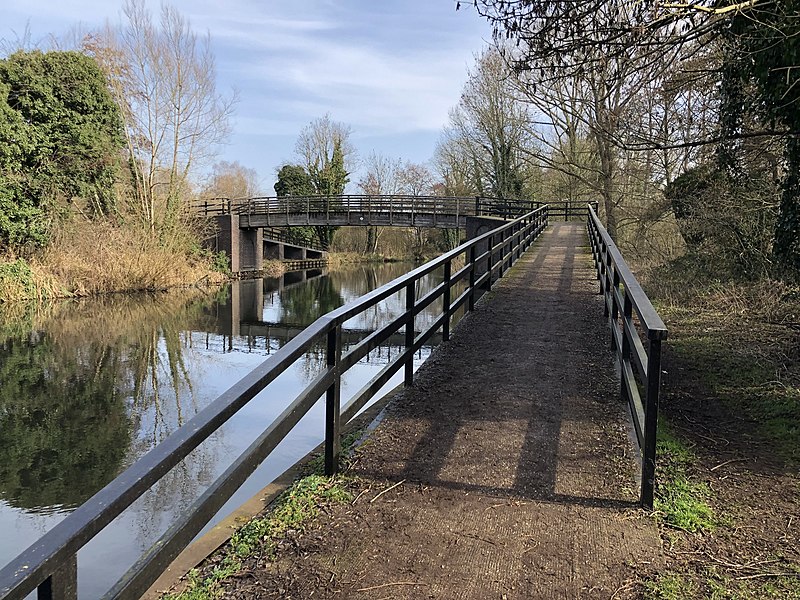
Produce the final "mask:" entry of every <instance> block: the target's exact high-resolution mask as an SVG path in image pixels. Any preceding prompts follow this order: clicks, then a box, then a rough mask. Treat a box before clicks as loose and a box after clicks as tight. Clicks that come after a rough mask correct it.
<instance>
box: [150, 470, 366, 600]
mask: <svg viewBox="0 0 800 600" xmlns="http://www.w3.org/2000/svg"><path fill="white" fill-rule="evenodd" d="M351 499H352V498H351V496H350V493H349V492H348V491H347V490H345V489H344V487H342V485H341V482H340V481H339V480H338V479H337V478H335V477H333V478H331V477H324V476H322V475H308V476H306V477H303V478H302V479H300V480H298V481H296V482H295V483H294V484H293V485H292V486H291V487H290V488H289V489H287V490H286V491H285V492H284V493H283V494H281V495H280V496H279V497H278V499H277V500H276V501H275V504H274V505H273V508H272V510H270V511H269V512H268V513H267V514H266V515H263V516H259V517H256V518H254V519H252V520H250V521H248V522H247V523H245V524H244V525H243V526H242V527H240V528H239V529H238V530H236V532H235V533H234V534H233V535H232V536H231V539H230V541H229V542H228V544H227V545H226V546H225V547H224V550H223V553H222V558H221V559H220V560H219V561H218V562H216V564H214V566H213V567H210V568H208V569H206V570H203V571H202V572H201V571H200V570H198V569H193V570H192V571H191V572H190V573H189V577H188V585H187V587H186V589H185V590H184V591H182V592H180V593H177V594H166V595H164V596H162V598H163V599H164V600H212V599H214V598H219V597H221V594H222V591H223V590H222V584H223V582H224V581H225V580H226V579H227V578H229V577H231V576H233V575H235V574H236V573H238V572H239V571H240V570H241V569H242V566H243V564H244V560H245V559H247V558H249V557H250V556H253V555H254V554H255V553H256V552H260V553H264V554H267V555H272V554H273V553H274V549H275V543H276V542H277V541H278V540H280V539H282V538H283V537H284V536H285V535H286V533H287V532H288V531H290V530H302V529H303V528H304V527H305V526H306V525H307V524H308V522H309V521H310V520H311V519H313V518H314V517H316V516H317V514H319V507H320V505H322V504H326V503H343V502H349V501H350V500H351Z"/></svg>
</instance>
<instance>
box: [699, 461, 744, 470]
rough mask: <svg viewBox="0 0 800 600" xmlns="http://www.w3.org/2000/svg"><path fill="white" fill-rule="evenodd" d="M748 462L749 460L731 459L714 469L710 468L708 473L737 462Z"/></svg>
mask: <svg viewBox="0 0 800 600" xmlns="http://www.w3.org/2000/svg"><path fill="white" fill-rule="evenodd" d="M748 460H749V459H748V458H732V459H731V460H726V461H725V462H724V463H720V464H718V465H717V466H716V467H711V468H710V469H709V471H716V470H717V469H720V468H722V467H724V466H725V465H729V464H731V463H737V462H747V461H748Z"/></svg>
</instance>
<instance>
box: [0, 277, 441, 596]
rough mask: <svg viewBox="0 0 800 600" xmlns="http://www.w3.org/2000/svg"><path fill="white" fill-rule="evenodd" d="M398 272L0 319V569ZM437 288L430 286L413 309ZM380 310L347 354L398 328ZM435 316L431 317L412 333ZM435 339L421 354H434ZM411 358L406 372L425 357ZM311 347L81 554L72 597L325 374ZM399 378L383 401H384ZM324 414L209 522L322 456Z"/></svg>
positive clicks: (399, 304) (81, 304)
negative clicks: (320, 320)
mask: <svg viewBox="0 0 800 600" xmlns="http://www.w3.org/2000/svg"><path fill="white" fill-rule="evenodd" d="M412 267H413V265H411V264H409V263H390V264H377V265H359V266H357V267H352V268H349V269H346V270H342V271H336V272H330V273H329V272H326V271H325V272H324V271H322V270H314V271H304V272H297V273H287V274H286V275H284V276H283V277H282V278H280V279H254V280H249V281H241V282H236V283H233V284H231V285H229V286H226V287H225V288H223V289H221V290H218V291H208V290H201V289H192V290H188V291H181V292H170V293H165V294H158V295H136V296H132V295H113V296H107V297H103V298H100V299H92V300H81V301H64V302H61V303H55V304H51V305H47V306H37V307H8V306H7V307H4V308H3V309H2V311H3V312H2V314H0V565H3V564H5V563H7V562H8V561H9V560H11V559H12V558H13V557H14V556H16V555H17V554H18V553H19V552H21V551H22V550H24V549H25V548H27V547H28V546H29V545H30V544H31V543H32V542H33V541H35V540H36V539H37V538H38V537H40V536H41V535H42V534H44V533H45V532H46V531H48V530H49V529H50V528H51V527H53V526H54V525H55V524H56V523H58V522H59V521H60V520H61V519H62V518H63V517H64V516H65V515H66V514H68V513H69V512H70V511H71V510H73V509H74V508H75V507H77V506H79V505H80V504H81V503H82V502H84V501H85V500H86V499H88V498H89V497H90V496H92V495H93V494H94V493H95V492H96V491H98V490H99V489H100V488H102V487H103V486H104V485H105V484H107V483H108V482H109V481H111V480H112V479H113V478H114V477H115V476H116V475H117V474H118V473H120V472H121V471H122V470H123V469H124V468H125V467H127V466H128V465H130V464H131V463H133V462H134V461H135V460H137V459H138V458H139V457H141V456H142V455H143V454H145V453H146V452H147V451H149V450H150V449H152V448H153V447H154V446H155V445H156V444H158V443H159V442H160V441H161V440H163V439H164V438H166V437H167V436H168V435H169V434H170V433H172V432H173V431H174V430H175V429H176V428H177V427H179V426H180V425H181V424H182V423H185V422H186V421H187V420H188V419H190V418H191V417H192V416H194V415H195V414H196V413H197V412H198V411H199V410H200V409H202V408H203V407H205V406H206V405H207V404H208V403H209V402H211V401H212V400H213V399H214V398H216V397H217V396H218V395H219V394H220V393H222V392H223V391H225V390H226V389H227V388H229V387H230V386H231V385H232V384H234V383H235V382H236V381H238V380H239V379H240V378H241V377H243V376H244V375H245V374H246V373H248V372H249V371H250V370H251V369H253V368H254V367H255V366H256V365H258V364H259V363H261V362H262V361H264V360H265V359H267V358H268V357H269V356H270V354H271V353H273V352H275V351H276V350H277V349H278V348H280V347H281V346H283V345H284V344H286V343H287V342H288V341H289V340H291V339H292V338H293V337H294V336H295V335H297V334H298V333H299V332H300V331H302V329H303V328H304V327H306V326H307V325H309V324H310V323H311V322H313V321H314V319H316V318H317V317H319V316H320V315H322V314H324V313H326V312H328V311H330V310H333V309H334V308H336V307H338V306H340V305H342V304H344V303H346V302H347V301H349V300H352V299H354V298H356V297H358V296H360V295H363V294H364V293H366V292H368V291H370V290H371V289H374V288H375V287H378V286H380V285H382V284H384V283H386V282H388V281H390V280H392V279H394V278H395V277H398V276H400V275H402V274H403V273H405V272H406V271H408V270H410V269H411V268H412ZM440 281H441V275H437V274H433V275H432V276H430V277H428V278H427V279H426V280H423V282H422V283H421V285H422V287H421V288H420V289H419V290H418V297H419V295H420V294H424V293H425V292H427V291H429V290H430V289H432V288H433V287H434V286H435V285H436V284H437V283H439V282H440ZM403 310H404V298H403V297H402V296H400V295H396V296H392V297H390V298H388V299H387V300H385V301H384V302H382V303H380V304H379V305H377V306H376V307H374V309H373V310H372V311H369V312H367V313H365V314H362V315H360V316H359V317H357V318H354V319H351V320H350V321H348V322H347V323H346V324H345V326H344V335H343V349H344V351H345V352H347V350H348V348H349V347H350V346H352V345H355V344H356V343H357V342H358V341H359V340H361V339H363V338H364V337H365V336H366V335H368V334H369V333H370V332H371V331H373V330H374V329H376V328H377V327H379V326H381V325H383V324H385V323H387V322H389V321H391V320H392V319H394V318H396V317H397V316H399V315H400V314H401V313H402V312H403ZM440 312H441V306H440V305H439V306H436V305H433V306H431V307H429V308H428V310H427V311H426V312H425V313H424V314H421V315H419V316H418V317H417V326H416V329H417V330H419V329H422V324H424V323H431V322H433V320H435V318H436V316H437V315H438V314H439V313H440ZM439 339H440V337H439V336H438V335H437V336H435V337H434V338H433V339H432V340H431V344H433V345H435V344H436V343H438V341H439ZM402 343H403V340H402V334H400V335H399V336H396V337H393V338H390V339H389V340H388V341H387V343H386V344H385V345H383V346H381V347H380V348H378V349H376V350H375V351H373V352H372V353H371V354H370V355H369V356H368V357H367V358H365V359H363V360H362V361H360V363H359V364H358V365H356V367H354V368H353V369H351V370H350V371H349V372H348V373H347V374H346V377H345V378H344V379H343V382H342V404H343V405H344V404H345V403H346V402H347V400H348V399H349V398H350V397H351V395H352V394H354V393H355V392H356V391H358V389H359V388H360V387H361V385H363V384H364V383H366V382H367V381H368V380H369V379H370V378H371V377H372V376H373V375H375V374H376V373H377V372H378V371H379V370H380V369H381V367H382V366H384V365H386V363H387V362H388V360H389V359H390V357H395V356H397V354H398V353H400V352H401V351H402ZM431 347H432V346H426V347H424V348H422V349H421V350H420V352H419V353H418V354H417V356H416V358H415V368H416V367H418V366H419V365H420V364H421V363H422V362H423V361H424V360H425V359H426V358H427V356H428V355H429V354H430V351H431ZM324 364H325V355H324V347H323V342H321V343H320V346H319V347H318V348H316V349H315V350H313V351H312V352H309V353H308V354H306V355H305V357H304V358H303V359H302V360H301V361H298V362H297V363H296V364H295V365H294V367H293V368H292V369H290V370H289V371H287V372H285V373H284V374H282V375H281V376H280V377H279V378H278V379H277V380H276V381H275V382H273V383H272V384H271V385H270V386H269V387H268V388H267V389H266V390H264V391H263V392H262V393H261V394H259V395H258V396H256V398H255V399H254V400H253V401H251V402H250V403H249V404H248V405H247V406H246V407H245V408H244V409H243V410H242V411H240V413H239V414H237V415H236V416H234V417H233V418H232V419H231V420H230V421H229V422H228V423H226V424H225V425H224V426H223V427H222V428H221V429H220V430H219V431H218V432H217V433H216V434H214V435H213V436H212V437H211V438H209V440H208V441H207V442H205V443H204V444H202V445H201V446H199V447H198V448H197V449H196V450H195V451H194V452H192V454H191V455H190V456H189V457H187V459H186V460H184V461H183V462H182V463H180V464H179V465H178V466H177V467H175V468H174V469H173V470H172V471H171V472H170V473H168V474H167V475H166V476H165V477H164V478H163V479H162V480H161V481H160V482H159V483H158V484H157V485H156V486H155V487H153V488H152V489H151V490H149V491H148V492H147V493H146V494H145V495H144V496H142V497H141V498H140V499H139V500H138V501H137V502H135V503H134V504H133V505H132V506H131V507H130V508H129V509H128V510H127V511H125V512H124V513H123V514H122V515H121V516H120V517H119V518H117V519H116V520H115V521H114V522H113V523H112V524H111V525H110V526H109V527H107V528H106V529H105V530H104V531H103V532H101V534H100V535H99V536H97V537H96V538H95V539H94V540H93V541H92V542H90V543H89V544H88V545H87V546H86V547H85V548H84V549H83V550H82V551H81V552H80V553H79V555H78V565H79V587H80V593H81V596H82V597H91V598H94V597H98V596H100V595H102V594H103V593H104V592H105V591H106V590H107V589H108V588H109V587H110V585H111V584H112V583H113V582H114V581H116V579H117V578H118V577H119V576H120V575H121V574H122V573H124V571H125V570H127V568H128V567H129V566H130V565H131V564H132V563H133V562H134V560H135V559H136V558H138V556H139V555H140V554H141V553H142V552H143V551H144V550H146V549H147V548H148V547H149V546H150V545H151V544H152V543H153V542H154V541H155V540H156V539H157V538H158V536H159V535H160V534H161V533H163V532H164V531H165V530H166V529H167V527H168V526H169V524H170V523H171V522H172V520H173V519H174V517H175V516H176V515H177V514H178V513H179V512H180V511H181V510H182V509H183V508H185V507H187V506H188V505H189V504H191V502H192V501H193V500H194V499H195V498H197V497H198V496H199V495H200V494H201V493H202V492H203V490H204V489H205V488H206V487H207V486H208V485H209V484H210V483H212V482H213V481H214V479H215V478H216V477H217V475H219V474H220V473H221V472H222V471H223V470H224V469H225V468H226V467H227V466H228V465H229V464H230V462H231V461H232V460H233V459H234V458H235V457H236V456H238V454H239V453H240V452H241V451H242V450H244V449H245V448H246V447H247V446H248V445H249V444H250V443H251V442H252V441H253V440H254V439H255V438H256V437H257V436H258V435H259V434H260V433H261V432H262V431H263V430H264V429H265V428H266V426H267V425H268V424H269V423H270V422H271V421H272V420H273V419H274V418H275V417H276V416H277V415H279V414H280V412H281V411H282V410H283V408H284V407H285V406H286V405H287V404H288V403H289V402H290V401H291V400H293V399H294V397H295V396H296V394H297V393H298V392H299V391H300V390H301V389H302V388H304V387H305V386H306V385H307V384H308V382H309V381H311V379H312V378H313V377H314V375H315V374H316V373H317V372H318V371H319V370H320V369H321V368H323V367H324ZM401 378H402V371H401V372H400V373H398V374H397V375H396V376H395V378H394V379H393V380H392V381H390V382H389V383H388V384H387V385H386V386H385V388H384V390H383V391H384V392H385V391H388V390H389V389H392V388H393V387H395V386H396V385H397V384H398V383H399V382H400V381H401ZM323 419H324V402H318V403H317V405H316V406H315V407H314V409H312V411H311V412H310V413H309V414H308V415H306V417H304V419H303V420H302V421H301V423H300V424H299V425H298V427H296V428H295V430H294V431H293V432H292V433H291V434H290V435H289V436H288V437H287V438H286V439H285V440H284V441H283V442H282V443H281V444H280V445H279V446H278V448H277V449H276V451H275V452H273V453H272V455H271V456H270V457H269V458H268V459H267V460H266V461H265V462H264V463H263V464H262V465H261V466H260V467H259V468H258V469H257V470H256V472H255V473H254V474H253V475H252V476H251V477H250V479H249V480H248V482H247V483H246V484H245V485H244V486H243V487H242V488H241V489H240V490H239V492H237V494H236V495H235V496H234V497H233V498H232V499H231V500H230V501H229V502H228V504H227V505H226V506H225V507H224V508H223V509H222V510H221V511H220V514H218V515H217V517H216V519H215V521H218V520H219V519H221V518H223V517H224V516H225V515H226V514H228V513H229V512H231V511H232V510H233V509H234V508H235V507H237V506H238V505H240V504H241V503H242V502H244V501H245V500H247V499H248V498H250V497H251V496H252V495H254V494H256V493H257V492H258V490H260V489H261V488H262V487H263V486H264V485H266V484H267V483H269V482H270V481H271V480H272V479H274V478H275V477H276V476H277V475H279V474H280V473H281V472H283V471H284V470H285V469H286V468H288V467H289V466H290V465H291V464H293V463H294V462H296V461H297V460H298V459H299V458H301V457H302V456H304V455H305V454H306V453H307V452H308V451H309V450H311V449H312V448H314V447H315V446H316V445H317V444H319V443H320V442H321V441H322V438H323V433H324V424H323Z"/></svg>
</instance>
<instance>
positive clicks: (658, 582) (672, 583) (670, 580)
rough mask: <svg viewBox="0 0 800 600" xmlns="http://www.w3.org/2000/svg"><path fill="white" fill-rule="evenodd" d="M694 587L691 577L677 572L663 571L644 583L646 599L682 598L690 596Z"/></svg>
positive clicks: (693, 591) (675, 599)
mask: <svg viewBox="0 0 800 600" xmlns="http://www.w3.org/2000/svg"><path fill="white" fill-rule="evenodd" d="M695 592H696V588H695V585H694V583H693V582H692V580H691V579H687V578H685V577H683V576H682V575H681V574H679V573H663V574H661V575H659V576H658V577H657V578H656V579H655V580H654V581H648V582H646V583H645V594H644V597H645V598H647V600H684V599H685V598H690V597H692V596H693V595H694V594H695Z"/></svg>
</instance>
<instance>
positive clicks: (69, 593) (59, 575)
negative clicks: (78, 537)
mask: <svg viewBox="0 0 800 600" xmlns="http://www.w3.org/2000/svg"><path fill="white" fill-rule="evenodd" d="M36 598H37V600H77V598H78V555H77V554H73V555H72V556H70V557H69V558H68V559H67V561H66V562H64V563H62V564H61V566H60V567H58V569H56V570H55V571H54V572H53V574H52V575H50V577H48V578H47V579H45V580H44V581H43V582H42V583H41V584H40V585H39V587H38V588H37V590H36Z"/></svg>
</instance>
